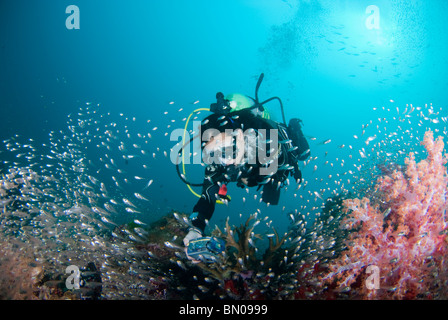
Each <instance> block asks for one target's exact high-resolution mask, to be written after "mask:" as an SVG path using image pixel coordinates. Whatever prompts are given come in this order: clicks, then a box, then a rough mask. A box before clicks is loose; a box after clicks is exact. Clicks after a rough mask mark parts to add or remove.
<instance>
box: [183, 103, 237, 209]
mask: <svg viewBox="0 0 448 320" xmlns="http://www.w3.org/2000/svg"><path fill="white" fill-rule="evenodd" d="M199 111H210V109H208V108H199V109H196V110H194V111H193V112H192V113H190V115H189V116H188V118H187V121H186V123H185V128H184V136H183V137H182V147H183V146H185V136H186V134H187V127H188V124H189V123H190V118H191V117H192V116H193V114H195V113H196V112H199ZM182 173H183V175H184V178H185V180H187V174H186V172H185V150H184V149H183V148H182ZM187 187H188V189H189V190H190V192H191V193H192V194H194V195H195V196H196V197H198V198H200V197H201V195H200V194H198V193H196V192H195V191H194V190H193V188H191V186H190V185H189V184H187ZM229 199H230V197H229ZM216 203H219V204H223V203H224V202H222V201H221V200H216Z"/></svg>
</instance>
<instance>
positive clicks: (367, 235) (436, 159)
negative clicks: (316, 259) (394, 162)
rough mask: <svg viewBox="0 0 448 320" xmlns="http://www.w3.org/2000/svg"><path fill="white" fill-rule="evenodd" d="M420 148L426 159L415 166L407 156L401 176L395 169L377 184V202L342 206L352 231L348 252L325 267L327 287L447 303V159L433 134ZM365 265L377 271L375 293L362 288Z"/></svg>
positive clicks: (373, 295)
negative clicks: (328, 268) (328, 270)
mask: <svg viewBox="0 0 448 320" xmlns="http://www.w3.org/2000/svg"><path fill="white" fill-rule="evenodd" d="M422 144H423V145H424V146H425V149H426V151H427V152H428V156H427V158H426V159H425V160H421V161H420V162H418V163H416V160H415V156H414V154H413V153H410V154H409V158H407V159H406V161H405V162H406V170H405V173H403V172H401V171H398V170H395V171H394V172H393V173H392V174H391V175H390V176H382V177H380V178H379V179H378V181H377V184H376V188H375V190H376V197H379V199H380V201H378V198H376V199H368V198H363V199H361V200H359V199H349V200H345V201H344V209H345V210H346V211H347V212H348V213H349V214H348V215H347V217H346V218H345V219H344V220H343V221H342V227H343V228H347V229H352V230H354V231H353V232H352V233H350V235H349V238H348V239H347V247H348V249H347V250H346V251H344V252H343V253H342V256H341V257H339V258H338V259H337V261H336V262H335V263H334V264H332V265H331V266H330V272H329V273H328V274H327V276H326V277H325V278H324V279H325V280H326V282H327V283H329V282H332V283H333V284H335V283H336V285H337V286H338V288H339V290H343V291H345V290H346V291H349V290H353V291H355V292H356V294H357V297H360V298H383V299H384V298H397V299H402V298H447V297H446V292H445V290H446V289H445V287H446V281H447V279H448V268H447V267H448V266H447V265H446V262H445V257H446V256H447V242H446V239H447V237H446V232H445V229H446V222H445V212H446V206H447V199H446V192H447V184H448V175H447V170H446V167H445V164H446V163H447V157H446V155H444V154H443V149H444V143H443V140H442V137H438V138H437V139H436V140H434V137H433V133H432V131H427V132H426V133H425V136H424V140H423V142H422ZM380 204H381V205H380ZM384 204H385V205H384ZM380 207H382V211H383V212H381V210H380ZM369 265H373V266H377V267H378V268H379V271H380V288H379V289H368V288H367V286H366V285H365V280H366V278H367V276H368V275H367V274H366V273H365V269H366V267H368V266H369Z"/></svg>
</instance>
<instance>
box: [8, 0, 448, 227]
mask: <svg viewBox="0 0 448 320" xmlns="http://www.w3.org/2000/svg"><path fill="white" fill-rule="evenodd" d="M69 5H76V6H77V7H78V8H79V11H80V16H79V18H80V28H79V29H72V30H69V29H67V28H66V19H67V18H68V16H69V14H67V13H66V12H65V11H66V8H67V7H68V6H69ZM369 5H376V6H377V8H378V9H379V10H380V11H379V12H380V13H379V14H380V16H379V17H380V20H379V29H371V30H370V29H368V28H367V27H366V24H365V22H366V20H367V19H368V18H369V15H368V14H366V8H367V6H369ZM447 14H448V3H447V2H446V1H443V0H431V1H423V0H420V1H405V0H401V1H398V0H395V1H385V0H376V1H364V0H359V1H358V0H357V1H355V0H326V1H312V0H307V1H305V0H303V1H293V0H283V1H280V0H263V1H261V0H241V1H224V0H214V1H206V0H190V1H181V0H174V1H137V0H135V1H126V2H125V1H81V0H74V1H47V0H45V1H24V0H14V1H12V0H3V1H1V2H0V106H1V108H0V138H1V140H5V139H8V138H10V137H11V136H13V135H15V134H20V135H21V136H22V137H26V138H33V139H34V140H35V143H36V144H39V143H40V144H42V143H45V142H46V141H48V134H49V132H50V131H56V132H57V131H59V130H66V129H67V115H69V114H73V115H76V114H77V113H78V110H79V108H80V107H83V106H85V105H86V103H87V102H89V103H91V104H92V105H94V106H97V110H98V112H99V114H104V115H106V114H107V113H108V112H110V113H111V114H113V115H114V116H116V117H117V119H119V116H118V114H119V113H125V114H126V116H128V117H130V118H132V117H135V118H136V119H137V121H136V122H135V124H134V127H133V128H132V130H135V131H136V132H141V133H142V134H145V133H147V132H152V131H150V130H151V129H152V128H153V127H154V126H158V127H159V129H158V131H155V132H154V133H152V135H153V138H152V139H151V142H150V145H149V146H148V151H149V152H150V153H151V154H152V152H156V148H157V147H160V148H161V149H162V150H169V147H171V146H173V145H174V144H175V142H172V141H170V140H169V136H168V137H166V136H164V133H165V132H169V133H170V132H171V131H172V130H173V129H175V128H183V125H184V122H182V119H183V118H185V117H187V116H188V115H189V113H190V112H191V111H193V110H194V109H195V108H198V107H208V106H209V105H210V103H212V102H214V100H215V94H216V92H217V91H222V92H224V93H225V94H227V93H232V92H240V93H244V94H248V95H251V96H253V95H254V89H255V84H256V81H257V79H258V76H259V75H260V73H261V72H264V73H265V79H264V82H263V84H262V86H261V88H260V97H261V98H262V99H263V98H269V97H271V96H274V95H275V96H279V97H281V98H282V100H283V102H284V105H285V113H286V117H287V121H288V120H289V119H290V118H292V117H299V118H301V119H302V120H303V122H304V132H305V134H306V135H307V137H309V138H310V137H313V138H316V140H311V141H310V144H311V149H312V155H313V156H317V157H318V160H319V161H322V162H323V161H325V160H324V159H325V157H326V155H325V152H327V153H328V157H329V159H330V157H332V158H331V159H334V158H336V157H337V158H339V159H347V162H349V160H348V158H347V157H348V153H349V150H348V149H347V148H344V149H339V148H338V146H340V145H342V144H346V145H349V144H353V146H355V143H356V142H353V135H354V134H360V132H361V130H362V129H361V126H362V125H363V124H366V123H368V122H369V121H370V120H372V119H376V118H378V115H377V114H376V113H375V112H374V111H373V108H374V107H376V108H381V107H386V108H391V109H395V107H396V106H398V107H399V108H400V109H404V108H405V106H406V104H413V105H414V106H424V105H425V104H430V103H432V104H433V105H434V106H435V107H436V108H440V107H442V108H445V109H446V107H447V104H448V96H447V95H446V92H448V80H447V77H446V74H447V71H448V58H447V57H448V56H447V54H446V53H447V52H448V38H447V37H446V34H447V31H448V27H447V25H446V16H447ZM198 100H199V103H197V104H192V102H195V101H198ZM392 101H393V102H392ZM170 102H174V103H173V104H170ZM268 107H269V108H270V110H271V112H272V113H273V116H274V117H276V118H277V119H278V120H280V112H279V109H278V107H277V106H276V103H275V102H272V103H271V104H270V105H269V106H268ZM180 108H183V111H181V112H179V111H178V110H179V109H180ZM165 111H168V114H164V112H165ZM443 116H444V115H443ZM148 119H150V120H151V122H150V124H148V123H147V120H148ZM171 120H176V122H174V123H172V122H171ZM170 123H171V124H172V126H171V127H170V128H167V125H168V124H170ZM130 130H131V129H130ZM328 139H331V140H332V142H331V143H329V144H326V145H322V144H320V143H321V142H323V141H326V140H328ZM359 143H360V144H359V145H358V146H359V147H362V146H363V144H362V142H359ZM1 156H2V157H5V159H6V157H7V155H6V154H5V153H2V154H1ZM88 156H89V158H90V159H92V160H93V161H95V160H96V159H97V158H98V157H100V156H101V154H98V153H97V152H96V151H95V150H93V149H92V150H90V151H89V155H88ZM146 161H147V164H148V166H149V167H150V169H149V170H147V171H145V170H143V169H141V163H138V165H137V162H134V161H130V163H129V164H127V165H126V164H124V163H123V162H121V163H120V164H119V165H120V166H122V167H123V168H124V169H126V170H127V171H128V174H129V176H130V177H133V176H135V175H138V176H144V177H145V178H146V179H154V183H153V185H151V186H150V188H148V190H146V193H145V196H147V197H149V198H151V201H152V202H151V204H150V205H149V207H148V208H145V210H146V211H145V215H146V219H148V220H153V219H155V218H157V217H160V216H161V215H163V214H165V213H168V212H169V210H171V209H174V210H180V211H184V212H187V213H188V212H190V211H191V209H192V207H193V205H194V204H195V202H196V201H197V198H196V197H195V196H193V195H192V194H191V193H190V192H189V191H188V189H187V188H186V186H185V185H184V184H183V183H182V182H181V181H180V180H179V179H178V178H177V175H176V171H175V167H174V165H173V164H172V163H171V162H170V161H169V160H168V159H167V158H164V157H163V156H161V153H160V152H159V153H158V156H157V157H156V159H153V158H152V157H149V158H148V159H147V160H146ZM316 161H317V160H316ZM339 161H340V160H339ZM355 162H356V161H355ZM313 166H314V164H313V165H310V166H307V167H306V168H304V169H303V173H304V178H305V179H306V180H309V181H310V183H309V190H311V193H312V192H313V190H321V189H323V188H326V189H327V191H324V192H323V193H324V194H323V196H324V197H325V196H330V192H331V189H332V187H333V186H332V185H330V184H324V182H321V181H320V180H319V179H321V178H323V177H325V178H326V177H327V176H328V175H330V174H331V175H333V176H336V174H337V173H340V174H341V175H342V174H343V173H344V172H346V171H347V170H348V169H347V167H348V165H345V167H342V166H340V165H338V166H335V167H329V166H323V165H322V164H321V163H319V165H318V167H319V168H318V170H317V171H315V172H314V171H313ZM351 169H353V166H352V167H351ZM189 170H191V171H189V176H191V180H193V181H194V182H200V181H201V179H202V168H201V167H199V168H191V169H189ZM101 174H102V173H99V176H101ZM103 178H104V180H105V181H106V180H107V179H110V177H109V178H108V177H103ZM316 178H317V179H318V180H315V179H316ZM107 181H109V180H107ZM109 182H110V183H111V181H109ZM145 182H146V181H145ZM145 182H139V181H134V182H133V185H132V186H131V187H129V192H130V194H132V192H136V191H137V190H138V191H141V190H142V187H143V186H144V184H145ZM293 184H295V183H294V182H291V187H290V188H289V189H288V190H287V191H284V192H283V193H282V198H281V202H280V204H279V205H278V206H276V207H269V208H266V206H265V205H264V204H260V203H259V202H258V199H259V198H258V199H257V200H254V199H253V197H254V195H255V194H256V192H255V191H254V190H252V191H251V192H250V194H246V192H245V191H244V190H240V189H237V188H236V187H235V186H230V189H229V193H230V194H231V196H232V199H233V200H232V201H231V203H230V204H229V206H218V207H217V210H216V212H215V215H214V217H213V221H212V222H213V223H217V224H222V223H223V221H224V220H225V218H226V217H227V216H230V217H231V218H232V219H233V220H234V221H235V222H236V223H238V221H240V220H238V219H239V214H240V213H241V214H242V215H243V219H242V220H241V221H244V220H245V217H247V216H248V214H250V213H254V212H255V211H256V209H257V208H258V209H260V210H261V211H262V214H263V215H269V217H270V218H271V219H273V220H274V225H276V227H278V228H279V229H282V228H283V229H285V228H286V224H287V221H288V220H287V219H288V218H287V216H288V215H287V213H288V212H290V211H292V210H294V209H297V208H298V207H300V205H304V204H305V202H306V201H307V199H308V200H309V201H311V202H313V201H314V200H313V199H312V198H313V197H312V196H310V194H309V193H308V192H305V191H302V190H299V191H298V192H296V191H294V189H295V185H293ZM196 191H197V192H198V191H200V190H196ZM320 192H321V193H322V191H320ZM325 192H326V193H325ZM294 194H296V195H295V196H294ZM300 194H302V195H303V197H304V198H305V199H303V200H300V201H299V200H298V199H299V196H300ZM243 196H244V197H246V198H247V201H246V203H243V202H242V197H243ZM310 199H311V200H310ZM307 206H308V209H307V210H311V209H310V208H311V207H312V206H313V204H307ZM283 207H285V208H283Z"/></svg>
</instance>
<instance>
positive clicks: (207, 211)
mask: <svg viewBox="0 0 448 320" xmlns="http://www.w3.org/2000/svg"><path fill="white" fill-rule="evenodd" d="M206 120H208V121H206ZM206 120H204V121H203V122H206V123H207V125H206V126H202V128H201V134H202V133H203V132H204V131H205V130H206V129H208V128H216V129H218V130H219V131H220V132H225V129H238V128H239V129H242V130H243V131H245V130H248V129H255V130H257V132H260V129H265V130H266V131H265V132H266V137H264V138H265V141H266V140H269V138H270V136H269V129H277V130H278V143H279V146H280V148H278V147H276V152H277V151H278V155H277V156H276V159H277V160H278V162H277V170H276V171H275V172H274V173H272V174H270V175H261V174H260V169H261V168H266V164H265V163H264V164H263V163H260V162H259V161H258V160H259V158H258V156H257V161H256V162H255V163H254V164H249V163H245V164H242V165H240V166H238V167H235V166H234V165H230V166H224V165H221V164H210V165H208V166H207V167H206V169H205V178H204V183H203V188H202V194H201V198H200V199H199V201H198V202H197V203H196V205H195V206H194V208H193V214H192V216H191V222H192V224H193V226H195V227H196V228H198V229H200V230H201V231H202V232H204V229H205V226H206V220H210V219H211V217H212V215H213V212H214V210H215V204H216V200H219V199H220V196H219V195H218V192H219V189H220V185H222V184H227V183H228V182H237V185H238V186H239V187H242V188H244V187H246V186H247V187H253V186H257V185H258V186H259V188H260V187H261V186H263V195H262V200H263V201H264V202H267V203H271V204H274V205H275V204H277V203H278V199H279V196H280V189H281V187H282V186H283V184H284V182H285V180H286V179H287V178H288V175H289V174H292V173H293V172H295V174H294V176H295V177H296V179H297V177H300V178H301V174H300V170H299V168H298V165H297V160H296V159H295V158H294V157H293V156H291V155H290V152H289V151H290V149H291V148H292V144H291V142H290V140H289V138H288V134H287V130H286V127H285V126H284V125H283V124H280V123H277V122H275V121H272V120H267V119H264V118H261V117H259V116H255V115H253V113H252V112H251V111H250V110H241V111H237V112H232V113H229V114H228V115H226V116H225V117H223V116H222V115H216V114H213V115H211V116H209V117H207V118H206ZM223 124H224V125H223ZM267 146H268V148H269V149H270V148H271V146H272V145H271V144H269V142H268V143H267ZM259 147H260V146H259V145H257V148H259ZM266 151H267V150H266ZM267 155H268V156H269V155H270V153H269V151H267ZM243 180H244V181H245V183H243Z"/></svg>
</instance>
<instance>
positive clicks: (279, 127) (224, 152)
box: [177, 74, 310, 261]
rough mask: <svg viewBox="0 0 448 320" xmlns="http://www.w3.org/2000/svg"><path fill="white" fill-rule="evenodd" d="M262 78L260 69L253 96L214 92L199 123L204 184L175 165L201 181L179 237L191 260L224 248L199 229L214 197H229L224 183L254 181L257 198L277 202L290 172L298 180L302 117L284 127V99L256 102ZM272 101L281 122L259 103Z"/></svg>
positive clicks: (303, 149)
mask: <svg viewBox="0 0 448 320" xmlns="http://www.w3.org/2000/svg"><path fill="white" fill-rule="evenodd" d="M263 77H264V75H263V74H261V76H260V78H259V80H258V83H257V86H256V90H255V98H251V97H248V96H245V95H241V94H230V95H228V96H227V97H224V94H223V93H221V92H218V93H217V94H216V99H217V102H216V103H213V104H211V106H210V111H211V112H213V113H212V114H211V115H209V116H208V117H206V118H205V119H204V120H203V121H202V122H201V126H200V137H201V138H202V140H201V142H202V143H201V149H202V159H203V162H204V164H205V165H206V169H205V177H204V180H203V183H202V184H193V183H190V182H189V181H187V180H186V178H185V176H182V175H181V174H180V171H179V166H177V171H178V174H179V176H180V177H181V179H182V180H183V181H184V182H185V183H187V184H188V185H190V186H202V193H201V195H200V199H199V200H198V202H197V203H196V205H195V206H194V208H193V213H192V214H191V216H190V218H189V222H190V227H189V230H188V233H187V235H186V236H185V238H184V240H183V242H184V245H185V247H186V251H187V256H188V257H189V258H190V259H191V260H193V261H199V260H204V257H205V258H207V257H208V258H212V259H208V260H213V258H215V257H216V255H215V254H214V253H217V252H220V251H223V248H224V247H225V243H223V242H222V240H221V239H217V238H210V237H204V230H205V227H206V225H207V222H208V221H209V220H210V219H211V217H212V215H213V212H214V210H215V204H216V202H217V201H218V202H221V203H222V202H227V201H230V197H229V196H228V195H227V184H228V183H229V182H236V184H237V186H238V187H241V188H245V187H254V186H258V189H257V190H259V189H260V188H262V197H261V199H262V201H263V202H265V203H266V204H268V205H271V204H272V205H277V204H278V202H279V198H280V190H281V188H282V187H284V186H285V185H286V184H288V177H289V176H293V177H294V179H295V180H296V182H297V183H301V181H302V174H301V171H300V169H299V165H298V161H302V160H305V159H306V158H307V157H308V156H309V155H310V149H309V145H308V142H307V141H306V139H305V137H304V135H303V133H302V130H301V120H300V119H297V118H294V119H291V120H290V122H289V125H288V126H286V121H285V116H284V112H283V104H282V101H281V100H280V98H278V97H272V98H270V99H268V100H266V101H263V102H261V103H260V102H259V100H258V89H259V86H260V84H261V81H262V80H263ZM272 100H278V101H279V103H280V106H281V111H282V117H283V123H280V122H276V121H273V120H271V119H270V116H269V114H268V112H267V110H266V109H265V108H264V106H263V105H264V104H265V103H267V102H269V101H272ZM184 147H185V145H184V146H183V148H184ZM183 148H182V152H183ZM206 260H207V259H206Z"/></svg>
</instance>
